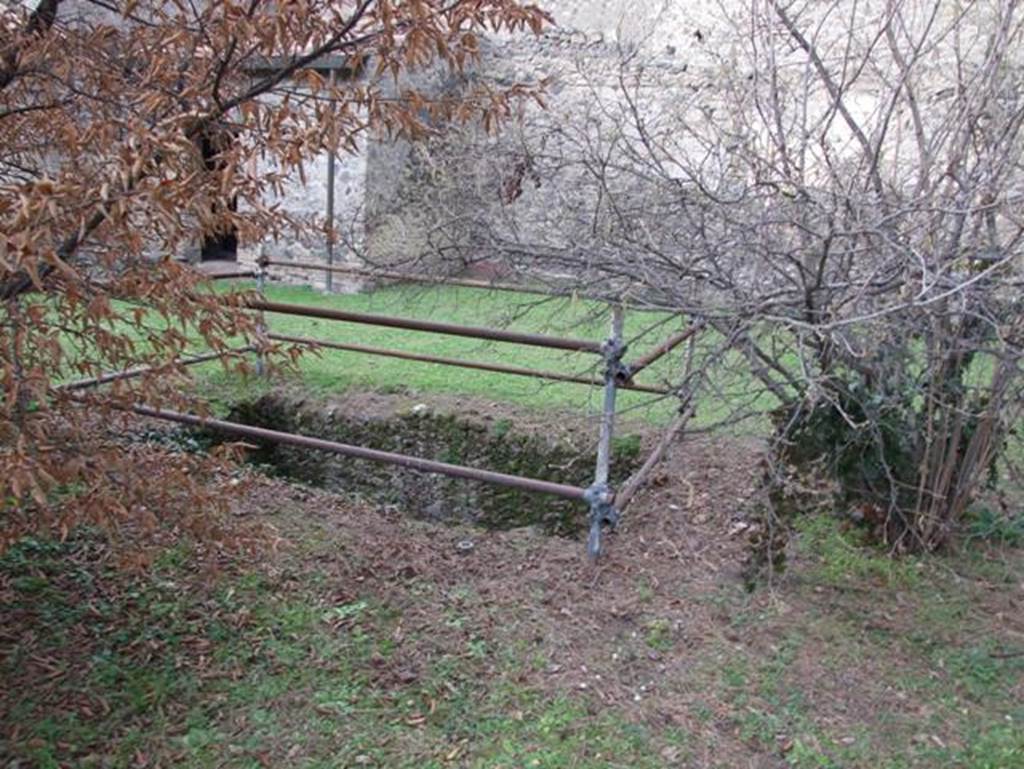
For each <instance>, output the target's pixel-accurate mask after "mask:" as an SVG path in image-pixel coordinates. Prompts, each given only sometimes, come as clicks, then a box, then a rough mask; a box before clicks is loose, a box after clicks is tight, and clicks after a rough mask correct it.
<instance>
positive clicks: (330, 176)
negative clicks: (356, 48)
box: [324, 67, 338, 294]
mask: <svg viewBox="0 0 1024 769" xmlns="http://www.w3.org/2000/svg"><path fill="white" fill-rule="evenodd" d="M337 75H338V70H337V68H336V67H334V68H332V69H331V79H330V93H331V116H332V118H333V117H334V104H335V93H334V84H335V82H336V80H337ZM336 132H337V127H336V126H335V125H334V121H333V120H332V121H331V141H330V145H329V146H328V148H327V266H328V267H333V266H334V164H335V163H336V162H337V160H336V153H335V148H336V146H337V141H336V140H335V136H336V135H337V133H336ZM324 283H325V288H326V291H327V293H328V294H330V293H331V292H332V291H334V272H333V271H331V270H327V276H326V278H325V279H324Z"/></svg>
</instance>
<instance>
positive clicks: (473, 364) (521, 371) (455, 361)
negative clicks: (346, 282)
mask: <svg viewBox="0 0 1024 769" xmlns="http://www.w3.org/2000/svg"><path fill="white" fill-rule="evenodd" d="M267 338H268V339H273V340H275V341H278V342H291V343H293V344H301V345H306V346H309V347H329V348H331V349H334V350H347V351H349V352H361V353H366V354H368V355H380V356H383V357H386V358H399V359H401V360H415V361H421V362H423V363H438V364H440V365H442V366H459V367H461V368H470V369H476V370H478V371H493V372H496V373H498V374H514V375H516V376H529V377H534V378H535V379H550V380H552V381H555V382H573V383H575V384H584V385H592V386H594V387H602V386H604V381H603V380H601V379H598V378H597V377H585V376H576V375H574V374H562V373H559V372H556V371H537V370H535V369H530V368H523V367H521V366H506V365H504V364H501V363H484V362H482V361H471V360H462V359H460V358H441V357H438V356H436V355H423V354H422V353H415V352H406V351H404V350H389V349H386V348H383V347H369V346H367V345H363V344H350V343H348V342H328V341H325V340H321V339H310V338H308V337H304V336H289V335H288V334H267ZM621 386H622V387H623V388H625V389H627V390H636V391H638V392H645V393H656V394H658V395H671V394H672V393H673V391H672V390H668V389H666V388H664V387H650V386H648V385H640V384H633V383H632V382H630V383H627V384H624V385H621Z"/></svg>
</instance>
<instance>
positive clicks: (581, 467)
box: [229, 392, 640, 536]
mask: <svg viewBox="0 0 1024 769" xmlns="http://www.w3.org/2000/svg"><path fill="white" fill-rule="evenodd" d="M517 416H520V415H517V414H515V413H514V412H511V411H509V410H507V409H501V408H500V407H496V404H480V403H476V402H473V401H467V400H463V399H436V398H435V399H431V401H430V402H429V403H425V402H421V401H420V400H417V399H414V398H410V397H408V396H396V395H385V394H377V393H372V394H369V393H362V394H357V395H352V396H349V397H343V398H338V399H334V400H312V399H309V398H306V397H302V396H301V395H294V394H289V393H281V392H275V393H271V394H268V395H264V396H262V397H260V398H259V399H257V400H254V401H249V402H243V403H238V404H236V405H235V406H234V408H233V409H232V411H231V415H230V417H229V419H231V420H233V421H237V422H243V423H245V424H249V425H256V426H259V427H265V428H270V429H273V430H281V431H285V432H291V433H299V434H302V435H309V436H315V437H318V438H325V439H328V440H332V441H338V442H341V443H349V444H354V445H357V446H365V447H368V448H373V449H380V450H383V451H391V452H396V453H400V454H408V455H412V456H417V457H424V458H426V459H433V460H437V461H440V462H448V463H451V464H458V465H466V466H469V467H476V468H481V469H487V470H495V471H497V472H501V473H508V474H511V475H519V476H525V477H529V478H538V479H542V480H549V481H555V482H558V483H566V484H571V485H575V486H584V487H585V486H588V485H589V484H590V483H591V481H592V480H593V474H594V461H595V455H594V444H595V442H596V440H595V439H596V425H594V424H593V423H592V422H591V423H590V424H588V425H584V426H585V427H590V428H592V429H591V430H589V431H588V430H584V429H582V427H581V428H580V429H572V428H569V427H567V426H566V425H567V423H568V421H569V420H560V419H558V418H557V416H555V417H553V416H551V415H548V416H546V417H544V418H539V417H538V416H537V415H530V416H529V417H526V416H525V415H523V419H522V420H519V419H517ZM613 448H614V461H613V464H612V473H611V482H612V484H613V486H614V485H617V484H620V483H621V482H622V481H624V480H625V479H626V478H627V477H628V476H629V474H630V473H631V472H632V471H633V470H634V469H635V468H636V466H637V464H638V462H637V460H638V456H639V453H640V438H639V437H638V436H637V435H632V434H628V433H627V434H625V435H624V436H622V437H620V438H617V439H616V441H615V442H614V444H613ZM250 458H251V460H252V461H253V462H256V463H258V464H260V465H263V466H265V467H267V468H269V469H270V470H271V471H272V472H274V473H275V474H279V475H282V476H284V477H287V478H289V479H291V480H294V481H298V482H300V483H305V484H310V485H314V486H318V487H322V488H326V489H330V490H332V491H338V492H342V493H346V494H351V495H354V496H357V497H360V498H363V499H367V500H369V501H372V502H375V503H378V504H387V505H394V506H396V507H398V508H399V509H402V510H405V511H407V512H408V513H409V514H411V515H414V516H417V517H421V518H425V519H429V520H435V521H440V522H457V523H473V524H476V525H480V526H484V527H487V528H494V529H511V528H517V527H523V526H538V527H540V528H541V529H542V530H543V531H545V532H546V533H548V534H555V535H562V536H570V535H575V534H576V533H577V532H579V531H580V530H581V529H582V528H583V527H584V526H585V523H586V513H587V511H586V507H585V505H584V504H583V503H582V502H579V501H575V500H568V499H559V498H556V497H553V496H550V495H545V494H537V493H531V492H526V491H522V490H519V489H515V488H510V487H505V486H496V485H492V484H487V483H481V482H478V481H466V480H462V479H456V478H449V477H447V476H442V475H435V474H427V473H421V472H416V471H413V470H409V469H407V468H402V467H398V466H395V465H388V464H383V463H378V462H371V461H367V460H359V459H352V458H349V457H344V456H339V455H335V454H328V453H325V452H319V451H312V450H309V449H301V448H296V447H293V446H282V445H276V444H271V443H265V444H262V445H260V446H259V447H258V449H256V450H255V451H253V452H252V453H251V457H250Z"/></svg>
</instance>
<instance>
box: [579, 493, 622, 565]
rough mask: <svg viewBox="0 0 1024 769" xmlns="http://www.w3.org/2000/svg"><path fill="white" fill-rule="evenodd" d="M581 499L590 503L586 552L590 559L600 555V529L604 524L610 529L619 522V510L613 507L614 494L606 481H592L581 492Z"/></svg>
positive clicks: (613, 528)
mask: <svg viewBox="0 0 1024 769" xmlns="http://www.w3.org/2000/svg"><path fill="white" fill-rule="evenodd" d="M583 500H584V501H585V502H586V503H587V504H588V505H590V534H589V536H588V538H587V554H588V555H589V556H590V559H591V560H596V559H597V557H598V556H599V555H601V529H602V527H604V526H605V525H607V526H608V528H609V529H610V530H612V531H614V530H615V527H616V526H618V524H619V511H618V510H617V509H616V508H615V504H614V502H615V494H614V492H612V490H611V488H610V487H609V486H608V484H607V483H592V484H591V485H590V486H588V487H587V489H586V490H585V491H584V492H583Z"/></svg>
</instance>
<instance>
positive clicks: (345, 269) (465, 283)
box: [263, 259, 573, 296]
mask: <svg viewBox="0 0 1024 769" xmlns="http://www.w3.org/2000/svg"><path fill="white" fill-rule="evenodd" d="M263 264H267V265H271V266H274V267H294V268H296V269H300V270H321V271H323V272H326V273H327V274H328V275H330V274H332V273H335V272H338V273H342V274H345V275H360V276H362V277H366V278H379V279H383V280H406V281H409V282H412V283H427V284H434V285H439V286H459V287H460V288H484V289H490V290H492V291H511V292H513V293H518V294H539V295H541V296H571V295H572V293H573V292H572V289H569V288H567V289H564V290H558V289H549V288H542V287H539V286H538V287H530V286H519V285H516V284H514V283H496V282H491V281H489V280H476V279H474V278H456V277H441V276H436V275H424V274H423V273H417V272H395V271H393V270H369V269H365V268H362V267H351V266H346V265H337V264H333V265H331V264H315V263H313V262H285V261H281V260H278V259H269V260H266V261H264V262H263Z"/></svg>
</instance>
